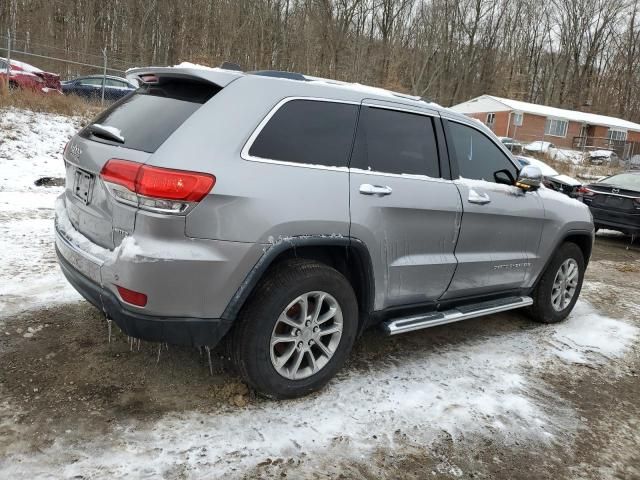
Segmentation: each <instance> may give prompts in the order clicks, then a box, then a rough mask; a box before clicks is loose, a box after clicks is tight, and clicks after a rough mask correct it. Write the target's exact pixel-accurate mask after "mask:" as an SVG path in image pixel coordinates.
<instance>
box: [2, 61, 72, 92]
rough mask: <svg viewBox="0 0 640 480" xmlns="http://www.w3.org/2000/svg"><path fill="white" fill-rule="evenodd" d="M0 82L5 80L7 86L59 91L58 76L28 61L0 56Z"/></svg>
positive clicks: (41, 90) (39, 90)
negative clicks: (9, 59)
mask: <svg viewBox="0 0 640 480" xmlns="http://www.w3.org/2000/svg"><path fill="white" fill-rule="evenodd" d="M0 82H7V83H8V85H9V88H21V89H26V90H34V91H38V92H42V93H60V76H59V75H57V74H55V73H50V72H45V71H43V70H40V69H39V68H37V67H34V66H33V65H29V64H28V63H24V62H19V61H18V60H13V59H11V72H10V73H9V61H8V60H7V59H6V58H2V57H0Z"/></svg>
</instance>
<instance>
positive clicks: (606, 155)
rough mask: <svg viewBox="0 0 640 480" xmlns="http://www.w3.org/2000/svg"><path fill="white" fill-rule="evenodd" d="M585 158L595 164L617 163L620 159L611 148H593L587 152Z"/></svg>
mask: <svg viewBox="0 0 640 480" xmlns="http://www.w3.org/2000/svg"><path fill="white" fill-rule="evenodd" d="M585 159H586V160H587V161H588V162H589V163H591V164H593V165H603V164H607V163H608V164H611V165H617V164H618V163H619V161H620V158H619V157H618V154H617V153H616V152H613V151H611V150H593V151H591V152H586V153H585Z"/></svg>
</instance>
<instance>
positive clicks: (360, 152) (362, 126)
mask: <svg viewBox="0 0 640 480" xmlns="http://www.w3.org/2000/svg"><path fill="white" fill-rule="evenodd" d="M351 167H353V168H361V169H363V170H373V171H376V172H385V173H397V174H402V173H406V174H413V175H428V176H430V177H435V178H437V177H440V167H439V165H438V147H437V143H436V137H435V133H434V127H433V119H432V118H431V117H427V116H424V115H417V114H412V113H406V112H398V111H395V110H387V109H383V108H373V107H363V109H362V112H361V114H360V121H359V123H358V133H357V136H356V144H355V148H354V151H353V158H352V161H351Z"/></svg>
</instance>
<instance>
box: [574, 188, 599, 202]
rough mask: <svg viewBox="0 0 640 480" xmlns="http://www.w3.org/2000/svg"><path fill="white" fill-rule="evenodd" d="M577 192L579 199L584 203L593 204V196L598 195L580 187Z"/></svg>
mask: <svg viewBox="0 0 640 480" xmlns="http://www.w3.org/2000/svg"><path fill="white" fill-rule="evenodd" d="M577 192H578V198H581V199H582V201H583V202H586V203H591V200H593V196H594V195H595V194H596V192H594V191H593V190H591V189H589V188H587V187H579V188H578V190H577Z"/></svg>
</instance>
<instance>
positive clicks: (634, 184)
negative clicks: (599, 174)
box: [580, 171, 640, 235]
mask: <svg viewBox="0 0 640 480" xmlns="http://www.w3.org/2000/svg"><path fill="white" fill-rule="evenodd" d="M580 195H581V198H582V201H583V202H584V203H585V204H587V205H588V206H589V208H590V209H591V213H592V214H593V221H594V223H595V227H596V229H598V228H607V229H609V230H617V231H619V232H622V233H625V234H627V235H636V234H638V233H640V172H639V171H629V172H624V173H618V174H616V175H612V176H610V177H605V178H603V179H602V180H599V181H597V182H595V183H590V184H588V185H585V186H584V187H582V188H581V189H580Z"/></svg>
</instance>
